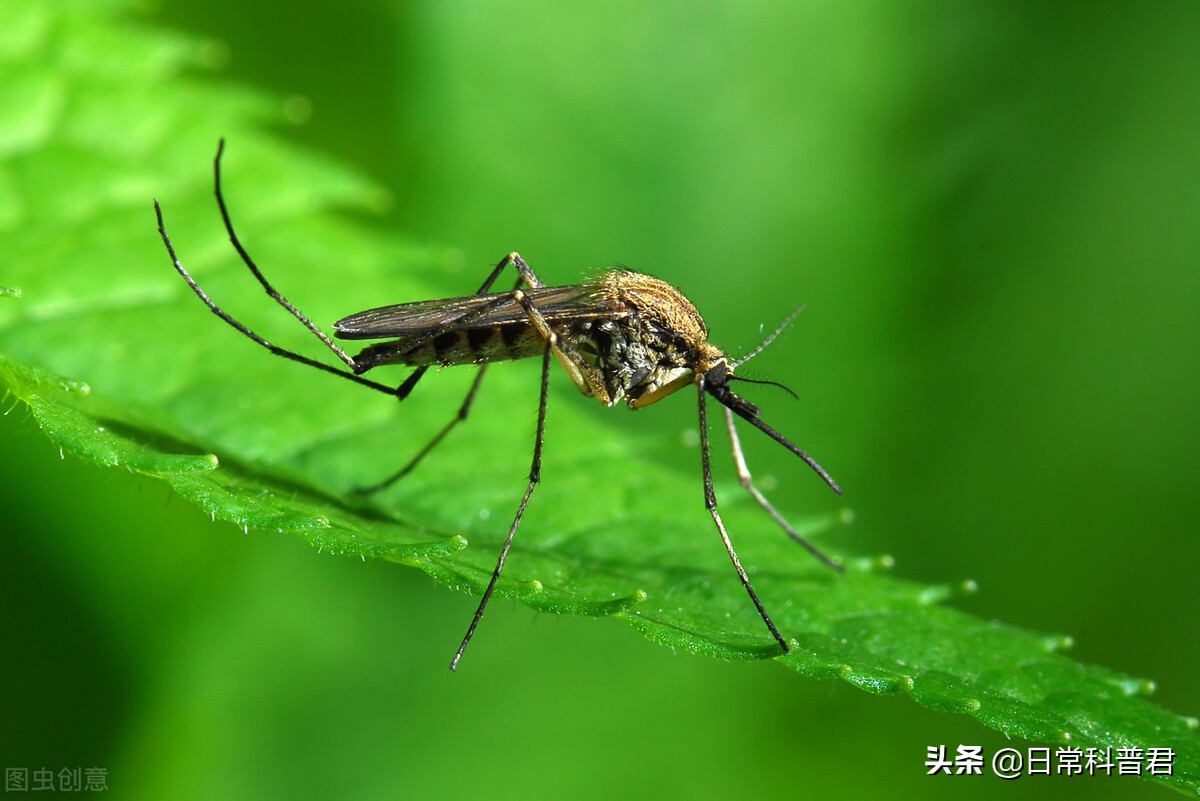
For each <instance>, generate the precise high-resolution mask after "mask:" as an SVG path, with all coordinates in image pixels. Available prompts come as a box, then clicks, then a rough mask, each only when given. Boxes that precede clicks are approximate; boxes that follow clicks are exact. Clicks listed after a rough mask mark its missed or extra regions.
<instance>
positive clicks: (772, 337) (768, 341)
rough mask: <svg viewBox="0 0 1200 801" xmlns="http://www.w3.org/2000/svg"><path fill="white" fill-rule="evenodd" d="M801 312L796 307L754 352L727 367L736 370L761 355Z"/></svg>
mask: <svg viewBox="0 0 1200 801" xmlns="http://www.w3.org/2000/svg"><path fill="white" fill-rule="evenodd" d="M802 311H804V307H803V306H797V307H796V309H795V311H793V312H792V313H791V314H789V315H788V316H787V317H786V318H785V319H784V321H783V322H782V323H780V324H779V327H778V328H776V329H775V330H774V331H772V332H771V335H770V336H769V337H767V338H766V339H764V340H763V341H762V342H761V343H759V346H758V347H757V348H755V349H754V350H752V351H750V352H749V353H747V354H746V355H745V356H743V357H742V358H740V359H738V360H737V361H736V362H734V363H733V364H731V365H729V367H730V368H731V369H733V370H736V369H737V368H738V367H740V366H741V365H743V364H745V363H746V362H748V361H750V360H751V359H753V358H754V357H755V356H757V355H758V354H760V353H762V352H763V350H764V349H765V348H766V347H767V346H768V345H770V344H771V343H772V342H774V341H775V339H776V338H777V337H778V336H779V335H780V334H782V333H783V329H785V328H787V327H788V326H789V325H791V324H792V321H793V320H795V319H796V317H798V316H799V315H800V312H802ZM742 380H743V381H744V380H746V379H742ZM788 391H789V392H790V391H791V390H788Z"/></svg>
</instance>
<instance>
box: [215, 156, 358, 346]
mask: <svg viewBox="0 0 1200 801" xmlns="http://www.w3.org/2000/svg"><path fill="white" fill-rule="evenodd" d="M224 152H225V140H224V139H222V140H221V142H220V144H218V145H217V157H216V158H215V159H213V193H214V194H215V195H216V196H217V207H218V208H219V209H220V210H221V219H222V220H223V221H224V223H225V231H226V232H227V233H228V234H229V241H230V242H231V243H232V244H233V247H234V250H236V251H237V252H238V255H239V256H241V257H242V261H243V262H244V263H245V264H246V266H247V267H249V268H250V272H251V273H253V274H254V277H255V278H256V279H258V283H260V284H262V288H263V289H265V290H266V292H267V294H268V295H269V296H270V297H271V299H272V300H274V301H275V302H276V303H278V304H279V305H280V306H282V307H283V308H285V309H287V311H288V313H289V314H291V315H292V316H293V317H295V318H296V319H297V320H299V321H300V322H301V323H303V324H304V327H305V328H307V329H308V330H309V331H311V332H312V333H313V336H315V337H316V338H317V339H319V340H321V342H322V343H323V344H324V345H325V347H327V348H329V350H330V352H332V353H333V355H334V356H337V357H338V358H339V359H341V360H342V362H344V363H345V365H346V366H347V367H349V368H350V369H351V370H353V369H354V359H352V358H351V357H350V355H349V354H347V353H346V351H344V350H342V349H341V348H339V347H338V346H337V345H335V344H334V343H333V340H331V339H330V338H329V336H328V335H327V334H326V333H325V332H324V331H322V330H321V329H320V328H318V327H317V326H315V325H314V324H313V322H312V321H311V320H309V319H308V318H307V317H306V316H304V313H303V312H301V311H300V310H299V309H297V308H296V307H295V306H293V305H292V304H291V303H290V302H289V301H288V299H287V298H285V297H284V296H283V295H280V294H279V292H278V290H276V289H275V287H274V286H272V285H271V282H270V281H268V280H267V277H266V276H265V275H263V273H262V270H260V269H258V265H257V264H255V263H254V259H252V258H251V257H250V253H249V252H247V250H246V248H245V247H244V246H243V245H242V241H241V240H240V239H238V235H237V232H236V231H234V229H233V220H232V219H231V218H230V216H229V209H228V207H227V206H226V205H225V194H224V193H223V192H222V191H221V155H222V154H223V153H224Z"/></svg>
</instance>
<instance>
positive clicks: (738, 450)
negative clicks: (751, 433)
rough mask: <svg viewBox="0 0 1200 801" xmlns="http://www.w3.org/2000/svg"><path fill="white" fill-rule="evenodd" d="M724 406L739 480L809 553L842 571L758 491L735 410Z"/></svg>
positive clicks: (726, 425)
mask: <svg viewBox="0 0 1200 801" xmlns="http://www.w3.org/2000/svg"><path fill="white" fill-rule="evenodd" d="M722 408H723V409H724V411H725V428H726V429H727V430H728V431H729V444H730V445H731V446H732V447H733V463H734V465H735V466H736V467H737V474H738V480H739V481H741V483H742V486H743V487H745V488H746V491H747V492H749V493H750V494H751V495H752V496H753V497H754V500H756V501H758V505H759V506H761V507H762V508H763V510H764V511H765V512H766V513H767V514H769V515H770V516H771V519H772V520H774V521H775V522H776V523H777V524H778V525H779V527H780V528H782V529H783V530H784V531H785V532H787V535H788V536H789V537H791V538H792V539H794V540H795V541H796V542H798V543H800V545H802V546H804V548H805V549H806V550H807V551H808V552H809V553H811V554H812V555H813V556H815V557H817V558H818V559H820V560H821V561H822V562H824V563H825V564H826V565H828V566H829V567H832V568H833V569H834V570H837V571H838V572H842V571H843V570H844V568H843V567H842V566H841V565H840V564H838V563H837V562H835V561H833V559H831V558H829V557H828V556H826V555H825V554H824V553H822V552H821V551H820V549H818V548H817V546H815V545H813V544H812V543H811V542H809V541H808V540H807V539H805V538H804V537H802V536H800V535H799V534H797V533H796V530H795V529H793V528H792V527H791V526H790V525H789V524H788V522H787V520H785V519H784V518H783V515H781V514H779V512H777V511H775V507H774V506H772V505H771V502H770V501H768V500H767V498H766V496H764V495H763V494H762V493H761V492H759V491H758V487H756V486H754V479H753V478H752V477H751V475H750V468H749V467H747V465H746V456H745V454H744V453H743V452H742V442H741V440H740V439H738V434H737V428H736V427H735V426H734V424H733V412H732V411H730V410H729V407H727V406H723V407H722Z"/></svg>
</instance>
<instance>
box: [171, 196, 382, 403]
mask: <svg viewBox="0 0 1200 801" xmlns="http://www.w3.org/2000/svg"><path fill="white" fill-rule="evenodd" d="M154 214H155V216H156V217H157V218H158V234H159V236H160V237H162V241H163V244H164V245H165V246H166V248H167V254H168V255H169V256H170V257H171V263H172V264H174V265H175V270H176V272H178V273H179V275H180V276H182V277H183V280H184V281H186V282H187V285H188V286H189V287H191V289H192V292H194V293H196V296H197V297H198V298H200V300H202V301H203V302H204V305H205V306H207V307H208V308H209V311H211V312H212V313H213V314H215V315H217V316H218V317H220V318H221V319H222V320H224V321H225V322H226V323H228V324H229V325H230V326H231V327H233V328H234V329H236V330H237V331H239V332H240V333H241V334H243V335H244V336H246V337H248V338H250V339H251V340H253V341H254V342H257V343H258V344H259V345H261V346H263V347H264V348H266V349H267V350H269V351H271V353H274V354H275V355H276V356H282V357H283V358H285V359H291V360H292V361H294V362H299V363H300V364H306V365H308V366H309V367H315V368H317V369H318V370H323V371H325V372H327V373H332V374H333V375H336V376H341V377H342V378H345V379H347V380H349V381H353V382H355V383H356V384H362V385H363V386H365V387H370V388H371V389H374V390H377V391H379V392H383V393H386V394H388V395H395V394H396V390H395V388H393V387H389V386H387V385H385V384H381V383H379V382H378V381H372V380H371V379H369V378H363V377H362V376H359V375H355V374H354V373H349V372H346V371H345V370H341V369H338V368H337V367H333V366H331V365H328V364H324V363H323V362H319V361H317V360H316V359H310V358H308V357H307V356H302V355H301V354H299V353H296V352H295V351H290V350H287V349H286V348H281V347H279V346H278V345H274V344H272V343H271V342H269V341H267V340H266V339H265V338H263V337H262V336H260V335H259V334H256V333H255V332H254V331H252V330H250V329H249V328H247V327H246V326H245V325H243V324H242V323H240V322H238V321H237V320H236V319H234V318H233V317H232V316H231V315H230V314H229V313H228V312H226V311H225V310H224V309H222V308H221V307H220V306H218V305H217V304H216V303H214V302H213V301H212V299H211V298H209V297H208V295H207V294H206V293H205V291H204V290H203V289H201V288H200V285H199V284H197V283H196V279H194V278H192V276H191V274H189V273H188V271H187V270H186V269H185V268H184V266H183V264H181V263H180V261H179V257H178V256H177V255H176V254H175V247H174V245H172V244H171V238H170V237H169V236H168V235H167V229H166V226H165V223H164V222H163V215H162V208H161V207H160V206H159V205H158V201H155V202H154ZM347 358H349V357H347Z"/></svg>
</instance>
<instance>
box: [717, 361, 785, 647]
mask: <svg viewBox="0 0 1200 801" xmlns="http://www.w3.org/2000/svg"><path fill="white" fill-rule="evenodd" d="M696 386H697V388H698V389H699V393H700V465H701V468H702V470H703V472H704V505H705V507H706V508H707V509H708V513H709V514H710V515H712V519H713V523H715V524H716V526H717V533H718V534H720V535H721V541H722V542H724V543H725V550H726V551H727V552H728V553H729V559H730V560H731V561H732V562H733V569H734V570H736V571H737V574H738V578H739V579H741V581H742V586H743V587H745V588H746V592H747V594H749V596H750V600H751V601H753V602H754V608H755V609H757V610H758V616H759V617H761V618H762V621H763V623H766V624H767V629H768V630H770V632H771V636H772V637H774V638H775V641H776V642H777V643H779V647H780V648H782V649H783V652H784V653H785V654H786V653H790V652H791V649H790V648H788V644H787V641H785V640H784V639H783V637H781V636H780V635H779V629H777V628H775V624H774V623H772V622H771V616H770V615H768V614H767V610H766V608H765V607H764V606H763V604H762V601H760V600H759V599H758V593H756V592H755V591H754V586H753V585H752V584H751V583H750V577H749V576H747V575H746V571H745V570H744V569H743V568H742V562H741V560H740V559H738V555H737V551H735V550H734V549H733V543H732V542H731V541H730V539H729V533H728V532H726V531H725V523H724V521H722V520H721V514H720V512H718V511H717V493H716V491H715V490H714V489H713V479H712V462H711V459H710V458H709V451H708V415H707V413H706V411H705V408H704V407H705V403H704V401H705V397H704V376H703V375H701V376H700V377H699V378H697V379H696Z"/></svg>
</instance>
